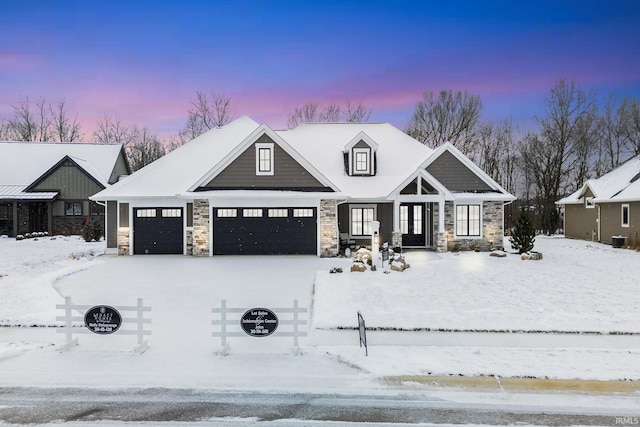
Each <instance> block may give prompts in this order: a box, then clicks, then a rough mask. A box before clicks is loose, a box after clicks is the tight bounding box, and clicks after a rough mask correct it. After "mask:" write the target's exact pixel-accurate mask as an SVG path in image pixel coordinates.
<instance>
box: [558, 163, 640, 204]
mask: <svg viewBox="0 0 640 427" xmlns="http://www.w3.org/2000/svg"><path fill="white" fill-rule="evenodd" d="M588 189H590V190H591V192H592V193H593V196H594V199H593V201H594V203H599V202H606V201H616V202H631V201H640V155H638V156H635V157H632V158H631V159H629V160H627V161H626V162H625V163H623V164H622V165H620V166H618V167H617V168H615V169H613V170H612V171H611V172H608V173H606V174H604V175H602V176H601V177H600V178H597V179H590V180H588V181H587V182H585V183H584V185H583V186H582V187H581V188H580V189H579V190H577V191H576V192H574V193H572V194H570V195H568V196H567V197H565V198H563V199H561V200H559V201H558V202H557V203H558V204H577V203H582V198H583V197H584V195H585V193H586V191H587V190H588Z"/></svg>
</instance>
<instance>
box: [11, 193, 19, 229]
mask: <svg viewBox="0 0 640 427" xmlns="http://www.w3.org/2000/svg"><path fill="white" fill-rule="evenodd" d="M12 209H13V237H16V236H17V235H18V201H17V200H16V201H14V202H13V207H12Z"/></svg>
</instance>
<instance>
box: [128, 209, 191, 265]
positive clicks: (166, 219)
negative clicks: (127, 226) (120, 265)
mask: <svg viewBox="0 0 640 427" xmlns="http://www.w3.org/2000/svg"><path fill="white" fill-rule="evenodd" d="M182 227H183V222H182V208H136V209H134V212H133V233H134V234H133V253H135V254H182V253H183V251H182V241H183V228H182Z"/></svg>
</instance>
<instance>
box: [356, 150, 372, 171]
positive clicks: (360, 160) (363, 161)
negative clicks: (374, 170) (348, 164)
mask: <svg viewBox="0 0 640 427" xmlns="http://www.w3.org/2000/svg"><path fill="white" fill-rule="evenodd" d="M370 153H371V150H370V149H368V148H354V149H353V157H354V159H353V172H354V174H368V173H371V156H370Z"/></svg>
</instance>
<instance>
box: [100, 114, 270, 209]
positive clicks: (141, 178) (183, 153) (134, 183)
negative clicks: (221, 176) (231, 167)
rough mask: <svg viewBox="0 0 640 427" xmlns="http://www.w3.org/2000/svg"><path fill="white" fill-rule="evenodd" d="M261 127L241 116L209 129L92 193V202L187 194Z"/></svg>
mask: <svg viewBox="0 0 640 427" xmlns="http://www.w3.org/2000/svg"><path fill="white" fill-rule="evenodd" d="M259 126H260V125H259V124H258V123H256V122H254V121H253V120H251V119H250V118H249V117H246V116H243V117H240V118H239V119H236V120H234V121H232V122H231V123H229V124H228V125H226V126H222V127H220V128H214V129H211V130H209V131H207V132H205V133H203V134H202V135H200V136H198V137H197V138H195V139H193V140H191V141H189V142H187V143H186V144H184V145H182V146H181V147H178V148H176V149H175V150H173V151H171V152H170V153H168V154H166V155H165V156H163V157H161V158H159V159H158V160H156V161H154V162H153V163H151V164H149V165H147V166H145V167H143V168H142V169H140V170H138V171H136V172H135V173H133V174H132V175H131V176H129V177H127V179H124V180H122V181H119V182H117V183H115V184H114V185H112V186H111V187H109V188H107V189H105V190H103V191H101V192H99V193H98V194H95V195H93V196H92V197H91V199H92V200H116V199H118V198H121V197H130V198H136V197H139V198H144V197H172V196H176V195H179V194H183V193H185V192H187V191H188V190H189V189H190V188H192V187H193V186H194V184H196V183H198V182H200V181H201V180H202V179H203V177H205V176H206V175H207V174H208V173H210V172H211V168H212V165H217V164H219V163H221V162H223V161H224V160H225V159H226V158H227V156H230V153H232V152H233V151H234V149H236V148H237V147H238V145H240V144H241V143H242V142H243V141H244V140H245V139H246V138H247V136H248V135H251V134H252V133H253V132H254V131H255V130H256V129H257V128H258V127H259Z"/></svg>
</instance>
